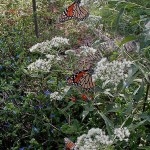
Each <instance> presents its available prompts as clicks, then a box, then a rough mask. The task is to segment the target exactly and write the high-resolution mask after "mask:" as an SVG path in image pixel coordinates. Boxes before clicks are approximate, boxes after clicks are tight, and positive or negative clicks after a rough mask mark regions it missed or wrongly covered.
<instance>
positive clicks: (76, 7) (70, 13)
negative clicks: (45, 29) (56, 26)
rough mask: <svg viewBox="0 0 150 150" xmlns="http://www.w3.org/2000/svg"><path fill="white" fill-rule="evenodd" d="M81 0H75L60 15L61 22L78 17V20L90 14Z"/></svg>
mask: <svg viewBox="0 0 150 150" xmlns="http://www.w3.org/2000/svg"><path fill="white" fill-rule="evenodd" d="M80 1H81V0H75V2H74V3H73V4H71V5H70V6H69V7H68V8H66V9H65V10H64V12H63V13H62V14H61V15H60V17H59V22H65V21H67V20H70V19H76V20H78V21H80V20H83V19H85V18H87V17H88V16H89V12H88V11H87V10H86V9H85V8H84V7H83V6H80Z"/></svg>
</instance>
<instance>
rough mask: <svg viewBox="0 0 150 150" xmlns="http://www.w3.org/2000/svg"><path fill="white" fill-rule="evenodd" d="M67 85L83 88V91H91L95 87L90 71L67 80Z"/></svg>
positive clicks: (74, 75) (83, 71) (84, 71)
mask: <svg viewBox="0 0 150 150" xmlns="http://www.w3.org/2000/svg"><path fill="white" fill-rule="evenodd" d="M67 83H68V84H70V85H77V86H81V87H82V88H83V89H86V90H89V89H91V88H93V87H94V86H95V83H94V82H93V81H92V76H91V73H90V70H82V71H79V72H77V73H76V74H73V75H72V76H71V77H69V78H68V79H67Z"/></svg>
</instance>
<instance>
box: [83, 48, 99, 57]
mask: <svg viewBox="0 0 150 150" xmlns="http://www.w3.org/2000/svg"><path fill="white" fill-rule="evenodd" d="M80 49H82V51H81V52H80V55H83V56H89V55H95V53H96V51H97V50H96V49H94V48H92V47H88V46H81V47H80Z"/></svg>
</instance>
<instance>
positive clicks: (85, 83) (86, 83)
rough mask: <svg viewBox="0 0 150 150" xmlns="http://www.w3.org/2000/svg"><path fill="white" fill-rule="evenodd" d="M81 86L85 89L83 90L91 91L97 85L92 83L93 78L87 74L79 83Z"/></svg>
mask: <svg viewBox="0 0 150 150" xmlns="http://www.w3.org/2000/svg"><path fill="white" fill-rule="evenodd" d="M79 85H80V86H81V87H82V88H83V89H86V90H88V89H91V88H93V87H94V86H95V83H94V82H93V81H92V76H91V75H90V74H86V75H85V76H83V77H82V78H81V79H80V81H79Z"/></svg>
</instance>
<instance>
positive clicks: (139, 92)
mask: <svg viewBox="0 0 150 150" xmlns="http://www.w3.org/2000/svg"><path fill="white" fill-rule="evenodd" d="M143 96H144V83H143V82H142V83H141V85H140V86H139V87H138V88H137V89H136V90H135V92H134V94H133V99H134V100H136V102H138V101H139V100H140V99H141V98H142V97H143Z"/></svg>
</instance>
